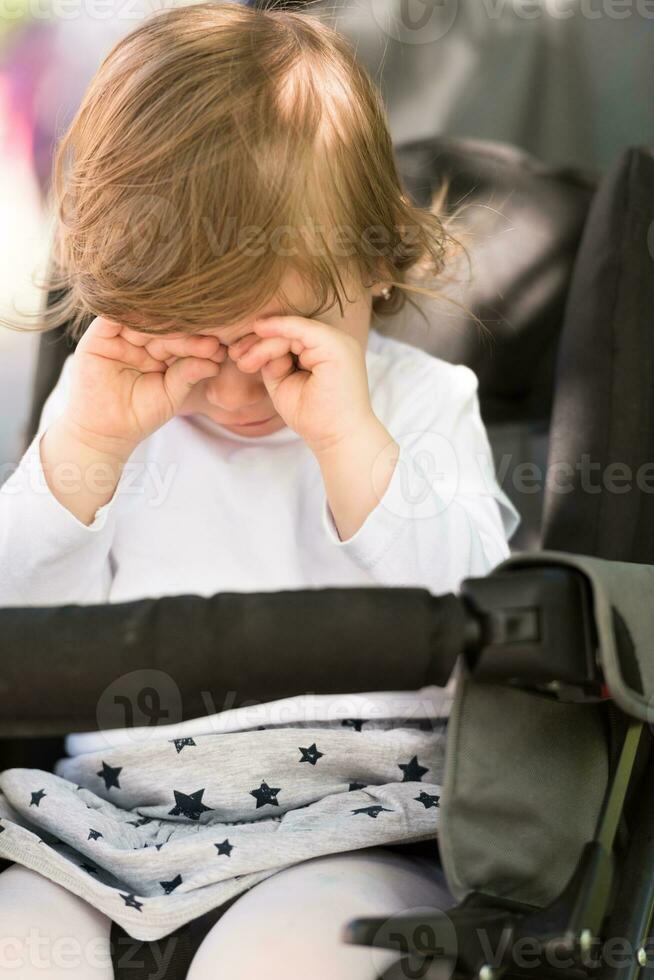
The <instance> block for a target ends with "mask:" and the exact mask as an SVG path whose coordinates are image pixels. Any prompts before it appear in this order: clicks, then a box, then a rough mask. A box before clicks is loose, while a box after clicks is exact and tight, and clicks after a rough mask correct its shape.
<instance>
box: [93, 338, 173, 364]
mask: <svg viewBox="0 0 654 980" xmlns="http://www.w3.org/2000/svg"><path fill="white" fill-rule="evenodd" d="M86 349H87V351H88V352H89V353H91V354H98V355H99V356H100V357H106V358H108V359H109V360H111V361H117V362H118V363H120V364H126V365H128V366H129V367H132V368H136V370H137V371H141V372H143V373H146V372H149V371H157V372H159V373H161V372H162V371H165V369H166V368H165V365H164V364H162V363H161V361H158V360H157V359H156V358H155V357H151V356H150V354H149V353H148V351H147V350H146V348H145V347H135V346H134V345H133V344H130V343H129V342H128V341H127V340H125V338H124V337H122V336H120V335H118V336H114V337H103V336H99V335H96V336H95V337H93V338H92V341H90V342H88V343H87V345H86Z"/></svg>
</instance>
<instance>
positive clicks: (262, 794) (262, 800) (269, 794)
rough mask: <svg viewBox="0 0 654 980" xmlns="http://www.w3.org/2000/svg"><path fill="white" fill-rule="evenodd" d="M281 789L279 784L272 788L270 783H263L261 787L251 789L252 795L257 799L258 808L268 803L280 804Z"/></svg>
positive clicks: (271, 804) (272, 804) (270, 804)
mask: <svg viewBox="0 0 654 980" xmlns="http://www.w3.org/2000/svg"><path fill="white" fill-rule="evenodd" d="M279 790H280V787H279V786H277V787H276V788H275V789H272V787H270V786H269V785H268V783H262V784H261V786H260V787H259V789H252V790H250V796H253V797H254V798H255V800H256V801H257V806H256V809H257V810H258V809H259V807H260V806H265V805H266V804H268V805H269V806H279V802H278V800H277V794H278V793H279Z"/></svg>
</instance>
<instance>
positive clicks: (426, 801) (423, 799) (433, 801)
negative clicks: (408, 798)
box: [413, 790, 440, 810]
mask: <svg viewBox="0 0 654 980" xmlns="http://www.w3.org/2000/svg"><path fill="white" fill-rule="evenodd" d="M413 798H414V800H415V801H416V802H417V803H422V805H423V806H424V808H425V810H430V809H431V808H432V807H433V806H439V805H440V796H430V795H429V793H425V792H424V790H423V792H422V793H421V794H420V796H414V797H413Z"/></svg>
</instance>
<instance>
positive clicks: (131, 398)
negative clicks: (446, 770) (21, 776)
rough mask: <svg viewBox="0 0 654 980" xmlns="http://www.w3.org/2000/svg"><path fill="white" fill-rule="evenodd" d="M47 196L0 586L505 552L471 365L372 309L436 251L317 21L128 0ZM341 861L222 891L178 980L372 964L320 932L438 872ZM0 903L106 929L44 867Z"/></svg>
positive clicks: (390, 854)
mask: <svg viewBox="0 0 654 980" xmlns="http://www.w3.org/2000/svg"><path fill="white" fill-rule="evenodd" d="M53 190H54V204H55V210H56V217H57V221H56V235H55V240H54V246H55V248H54V262H53V267H52V269H51V274H50V278H49V280H48V286H49V288H50V289H57V290H58V294H57V302H56V303H55V304H53V305H52V306H51V307H50V308H49V309H48V310H47V311H46V312H45V313H44V314H43V316H42V322H41V323H40V327H41V328H43V329H50V328H53V327H55V326H57V325H59V324H63V323H66V324H67V325H68V332H69V334H70V335H71V336H72V337H73V338H74V339H76V340H77V341H78V343H77V347H76V349H75V352H74V353H73V354H71V355H70V356H69V357H68V358H67V360H66V362H65V364H64V368H63V371H62V373H61V376H60V378H59V381H58V383H57V385H56V386H55V388H54V390H53V391H52V393H51V395H50V396H49V398H48V400H47V402H46V405H45V407H44V410H43V414H42V417H41V423H40V426H39V431H38V433H37V435H36V437H35V439H34V440H33V442H32V444H31V446H30V447H29V449H28V450H27V452H26V454H25V456H24V457H23V459H22V460H21V462H20V465H19V466H18V468H17V469H16V471H15V472H14V473H13V474H12V476H11V477H10V479H9V480H8V481H7V483H6V484H5V486H4V487H3V488H2V492H0V542H1V549H2V551H1V560H2V564H1V567H0V603H2V605H5V606H8V605H46V604H64V603H96V602H105V601H106V602H124V601H127V600H131V599H136V598H141V597H143V596H162V595H174V594H180V593H187V594H188V593H194V594H197V595H203V596H210V595H213V594H215V593H218V592H222V591H276V590H281V589H304V588H322V587H327V586H345V587H350V586H352V587H354V586H374V585H384V586H414V587H421V588H426V589H429V590H431V592H433V593H434V594H439V593H443V592H449V591H454V590H456V589H457V587H458V585H459V584H460V582H461V580H462V579H463V578H465V577H466V576H471V575H484V574H486V573H487V572H488V571H489V570H490V569H492V568H493V567H494V566H495V565H496V564H497V563H498V562H499V561H501V560H502V559H503V558H505V557H506V556H507V555H508V545H507V540H508V538H509V537H510V535H511V533H512V532H513V530H514V529H515V526H516V523H517V515H516V513H515V510H514V509H513V507H512V505H511V504H510V503H509V502H508V500H507V498H506V497H505V495H504V494H503V492H502V491H501V490H500V488H499V486H498V485H497V482H496V479H495V474H494V470H493V463H492V457H491V453H490V448H489V444H488V439H487V436H486V433H485V430H484V426H483V424H482V421H481V418H480V413H479V404H478V398H477V382H476V377H475V375H474V374H473V373H472V371H470V370H469V369H468V368H466V367H464V366H457V365H452V364H449V363H446V362H445V361H442V360H440V359H438V358H436V357H433V356H431V355H429V354H427V353H425V352H424V351H422V350H420V349H417V348H415V347H412V346H410V345H409V344H407V343H405V342H403V341H401V340H399V339H391V338H390V337H387V336H384V335H383V334H382V333H380V332H378V331H377V330H376V329H375V328H374V326H373V319H374V318H375V317H377V318H378V319H379V321H381V320H382V319H383V318H386V317H389V316H391V315H396V314H397V313H398V312H399V311H400V310H401V309H402V307H403V305H404V304H405V303H406V302H411V299H410V296H411V294H415V295H416V296H420V295H423V296H428V297H430V296H437V295H438V294H437V292H436V291H435V290H434V288H433V286H430V282H432V283H433V282H434V281H435V280H436V279H437V277H438V274H439V273H440V272H441V271H442V269H443V268H444V266H445V264H446V262H447V258H448V255H449V254H450V250H451V248H452V247H453V243H452V241H451V239H450V236H449V234H448V232H447V231H446V229H445V227H444V224H443V222H442V220H441V219H440V218H439V216H438V213H437V209H436V208H431V209H420V208H417V207H415V206H414V205H413V204H412V203H411V201H410V200H409V198H408V197H407V195H406V194H405V193H404V191H403V188H402V185H401V182H400V179H399V176H398V173H397V170H396V167H395V162H394V158H393V150H392V144H391V139H390V136H389V131H388V126H387V122H386V118H385V113H384V109H383V104H382V102H381V99H380V96H379V93H378V92H377V90H376V89H375V87H374V85H373V84H372V82H371V80H370V79H369V77H368V76H367V75H366V73H365V72H364V70H363V69H362V67H361V66H360V65H359V64H357V62H356V59H355V57H354V53H353V52H352V50H351V49H350V47H349V45H348V44H347V43H346V41H345V40H344V39H343V38H342V37H340V36H339V35H338V34H337V33H335V32H334V31H333V30H332V29H331V28H329V27H328V26H326V25H325V24H323V23H321V22H320V20H318V19H317V18H314V17H312V16H309V15H307V14H299V13H293V12H290V11H283V10H275V9H269V10H266V11H256V10H253V9H252V8H249V7H246V6H241V5H239V4H233V3H200V4H197V5H191V6H185V7H182V8H180V9H169V10H163V11H161V12H160V13H158V14H156V15H154V16H152V17H150V18H148V19H147V20H146V21H145V22H144V23H143V24H141V25H140V26H139V27H138V28H137V29H136V30H134V31H132V32H131V33H130V34H129V35H128V36H127V37H126V38H124V39H123V40H122V41H120V42H119V43H118V44H117V45H116V46H115V47H114V48H113V50H112V51H111V52H110V53H109V55H108V56H107V57H106V58H105V60H104V61H103V63H102V64H101V66H100V68H99V70H98V72H97V74H96V76H95V77H94V79H93V80H92V82H91V85H90V87H89V89H88V91H87V93H86V95H85V98H84V100H83V102H82V105H81V106H80V109H79V111H78V112H77V114H76V116H75V118H74V120H73V121H72V123H71V125H70V127H69V129H68V130H67V132H66V134H65V136H64V137H63V139H62V141H61V143H60V145H59V146H58V148H57V154H56V158H55V170H54V181H53ZM262 655H264V656H271V657H274V650H271V651H268V652H262ZM182 656H183V651H180V658H181V657H182ZM370 681H371V689H373V688H374V686H375V678H371V679H370ZM309 720H310V719H309ZM111 734H112V733H111V732H109V733H104V735H111ZM117 734H120V733H117ZM265 734H267V733H265V732H262V733H261V735H265ZM102 738H103V735H102V734H101V733H98V732H94V733H79V734H77V735H69V736H68V738H67V750H68V752H69V753H70V755H71V756H74V755H75V753H77V752H84V753H86V752H93V751H96V750H98V749H100V748H105V747H106V746H107V744H108V743H107V741H106V740H102ZM115 744H118V740H116V742H115ZM304 751H309V750H308V749H307V750H304ZM313 751H314V756H313V758H314V760H315V759H316V758H318V757H319V756H316V754H315V753H316V750H315V746H314V750H313ZM308 761H309V762H311V759H310V758H309V760H308ZM312 764H315V763H312ZM305 768H307V767H305ZM422 771H423V770H421V767H420V766H419V765H418V764H417V763H414V764H412V765H411V778H412V779H415V780H416V781H420V779H421V772H422ZM116 778H117V777H116ZM264 785H265V784H264ZM271 792H272V791H271ZM416 792H417V791H416ZM415 795H416V794H415V792H414V797H415ZM206 798H208V797H205V799H206ZM40 800H41V801H40V802H39V804H38V807H39V809H40V808H41V806H43V805H44V803H45V800H47V796H46V797H45V800H43V798H40ZM250 802H252V801H250ZM36 809H37V807H36V806H34V807H33V808H32V810H31V814H33V815H34V819H36V817H37V813H36ZM3 836H4V835H2V836H0V847H1V846H2V837H3ZM7 836H9V835H7ZM407 836H411V835H410V834H408V832H407ZM225 847H227V845H225ZM340 851H341V853H337V852H335V853H332V854H329V855H322V856H318V857H314V858H311V859H309V860H307V861H302V862H299V863H296V864H294V865H293V866H291V867H286V868H282V869H281V870H279V871H277V872H276V873H275V874H272V875H269V876H268V877H267V878H266V880H264V881H261V882H260V883H258V884H255V885H254V887H252V888H251V889H250V890H248V891H246V892H245V893H244V894H243V895H242V896H241V897H239V898H238V900H237V901H236V902H235V903H234V904H233V905H232V906H231V907H229V908H228V909H227V911H225V912H224V914H222V915H221V917H220V918H219V919H218V921H217V922H216V924H215V925H214V926H213V928H212V929H211V931H210V932H209V933H208V935H207V936H206V938H205V939H204V941H203V943H202V944H201V946H200V948H199V950H198V952H197V954H196V956H195V958H194V960H193V963H192V965H191V968H190V972H189V974H188V975H189V976H190V977H191V978H192V980H201V978H204V977H216V976H221V977H222V976H224V977H226V978H229V980H241V978H253V977H255V976H263V975H265V976H266V977H268V978H270V980H273V978H278V977H279V978H281V977H284V978H285V980H293V978H296V977H297V978H298V980H300V978H302V980H306V978H309V977H310V978H311V980H322V978H325V980H327V978H329V980H372V978H373V977H376V976H377V975H378V972H379V970H380V965H381V964H382V962H387V961H386V960H385V959H384V957H385V956H389V957H390V959H389V960H388V962H390V961H391V960H392V959H393V954H390V953H388V954H383V953H381V952H380V951H376V954H375V955H376V958H374V957H371V952H370V950H367V949H364V948H357V947H353V946H345V945H344V944H343V943H341V941H340V936H339V930H340V928H341V926H342V924H343V923H344V922H345V921H347V919H349V918H353V917H354V916H356V915H362V914H365V915H391V914H394V913H396V912H398V911H400V910H402V909H410V908H415V907H417V906H420V905H423V906H424V905H430V906H435V907H441V906H442V903H443V902H444V901H446V900H447V893H446V888H445V885H444V883H443V878H442V874H440V873H439V867H438V864H437V861H436V859H435V857H416V856H409V854H408V853H407V854H403V853H401V849H400V850H397V849H396V850H392V849H390V848H385V847H383V846H379V847H361V846H359V847H358V849H357V845H356V844H354V843H352V842H349V841H348V840H347V839H343V840H342V842H341V846H340ZM162 853H163V852H162ZM173 873H174V872H173V871H172V869H171V874H173ZM162 884H163V882H162ZM167 884H170V882H167ZM67 886H68V887H67ZM0 910H1V913H2V914H1V916H0V918H1V919H2V922H3V926H2V936H4V937H8V936H18V937H20V936H23V935H24V933H25V932H26V929H27V928H28V927H29V926H33V927H34V928H37V929H42V930H43V931H45V932H46V933H47V934H48V935H49V936H50V937H51V938H53V937H57V936H63V935H74V936H76V937H77V938H78V939H80V941H90V940H91V939H93V938H95V939H100V940H102V941H103V942H105V943H106V941H107V940H108V936H109V929H110V925H111V921H110V919H109V917H108V916H106V915H105V914H103V913H102V912H101V911H100V910H99V909H97V908H94V907H93V905H92V904H90V902H88V901H85V900H84V899H83V898H81V897H80V896H79V895H78V894H75V893H74V890H71V888H70V879H68V878H67V877H66V875H65V874H63V873H62V875H61V879H60V881H55V880H53V877H52V875H49V876H48V877H46V876H45V875H42V874H40V873H39V872H38V871H37V870H35V869H34V868H28V867H25V866H23V865H21V864H20V863H15V864H13V865H12V866H11V867H10V868H9V869H8V870H7V871H5V872H4V873H3V874H2V875H0ZM21 949H23V947H21V946H20V944H19V951H20V950H21ZM23 951H24V950H23ZM58 971H59V972H58ZM32 975H33V976H35V977H36V976H37V975H38V976H41V975H42V971H40V970H39V969H38V968H37V967H33V973H30V972H29V964H27V965H26V966H25V967H24V972H22V973H21V976H22V977H29V976H32ZM48 975H49V976H50V977H59V976H61V977H64V976H65V977H67V978H71V977H73V976H80V977H84V978H85V980H89V978H106V977H111V976H113V970H112V967H111V963H110V962H107V961H106V959H105V960H104V961H103V962H98V963H91V962H89V960H88V959H87V960H86V961H85V962H83V963H82V964H81V965H80V967H79V971H78V972H75V970H74V969H71V967H70V966H66V967H65V968H64V967H59V968H58V967H57V965H56V964H54V965H51V967H50V968H49V970H48Z"/></svg>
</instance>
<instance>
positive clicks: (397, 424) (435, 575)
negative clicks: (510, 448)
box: [322, 366, 520, 595]
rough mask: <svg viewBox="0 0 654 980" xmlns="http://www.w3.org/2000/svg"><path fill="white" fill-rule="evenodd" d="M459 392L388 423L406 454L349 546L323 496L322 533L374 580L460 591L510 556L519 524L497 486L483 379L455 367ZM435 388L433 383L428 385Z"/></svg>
mask: <svg viewBox="0 0 654 980" xmlns="http://www.w3.org/2000/svg"><path fill="white" fill-rule="evenodd" d="M450 369H451V370H452V371H453V372H455V373H454V374H453V375H452V379H453V381H455V382H456V383H455V384H453V385H452V389H451V390H450V391H449V392H448V394H447V397H445V398H444V397H443V393H442V392H441V395H440V397H431V395H430V392H432V393H433V388H431V387H430V385H429V380H430V379H425V380H426V384H427V389H426V390H425V393H424V396H423V398H420V397H419V395H417V394H416V392H415V391H414V392H413V394H412V397H411V402H410V410H409V411H408V412H406V413H405V417H404V418H401V417H399V418H397V419H395V421H391V422H389V423H385V424H386V427H387V428H388V430H389V432H390V433H391V435H392V436H393V438H394V439H395V441H396V442H397V443H398V445H399V447H400V452H399V456H398V458H397V462H396V464H395V468H394V470H393V473H392V475H391V479H390V482H389V483H388V486H387V488H386V489H385V491H384V492H383V494H381V495H380V496H379V499H378V503H377V505H376V506H375V507H374V509H373V510H372V511H371V512H370V514H369V515H368V517H367V518H366V520H365V521H364V522H363V524H362V525H361V527H360V528H359V529H358V530H357V531H356V532H355V534H354V535H352V537H350V538H348V539H346V540H345V541H342V540H341V538H340V536H339V533H338V529H337V527H336V524H335V521H334V516H333V514H332V512H331V510H330V507H329V503H328V501H327V498H326V495H323V501H322V526H323V529H324V531H325V533H326V534H327V536H328V537H329V539H330V540H331V542H332V544H333V546H334V548H338V549H341V550H343V551H344V552H345V553H346V554H348V555H349V556H350V557H351V558H352V560H353V561H354V562H356V563H357V564H358V565H359V566H360V567H361V568H363V569H365V570H366V571H367V572H368V573H369V574H370V576H371V577H372V579H373V580H374V581H375V582H378V583H379V584H380V585H388V586H413V587H419V588H427V589H429V590H430V591H431V592H432V593H433V594H435V595H439V594H443V593H446V592H455V591H457V589H458V587H459V586H460V584H461V582H462V580H463V579H464V578H466V577H468V576H476V575H485V574H486V573H487V572H489V571H490V570H491V569H492V568H494V567H495V566H496V565H497V564H499V562H501V561H502V560H504V558H506V557H508V555H509V545H508V541H509V539H510V537H511V535H512V534H513V533H514V532H515V530H516V528H517V526H518V524H519V522H520V518H519V515H518V512H517V510H516V509H515V507H514V506H513V504H512V503H511V501H510V500H509V498H508V497H507V496H506V494H505V493H504V491H503V490H502V489H501V488H500V486H499V484H498V482H497V479H496V474H495V467H494V462H493V457H492V453H491V449H490V445H489V442H488V437H487V434H486V430H485V427H484V425H483V422H482V420H481V415H480V411H479V400H478V397H477V378H476V375H475V374H474V372H472V371H471V370H470V369H469V368H467V367H464V366H456V367H453V366H450ZM431 383H432V384H433V379H431Z"/></svg>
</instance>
